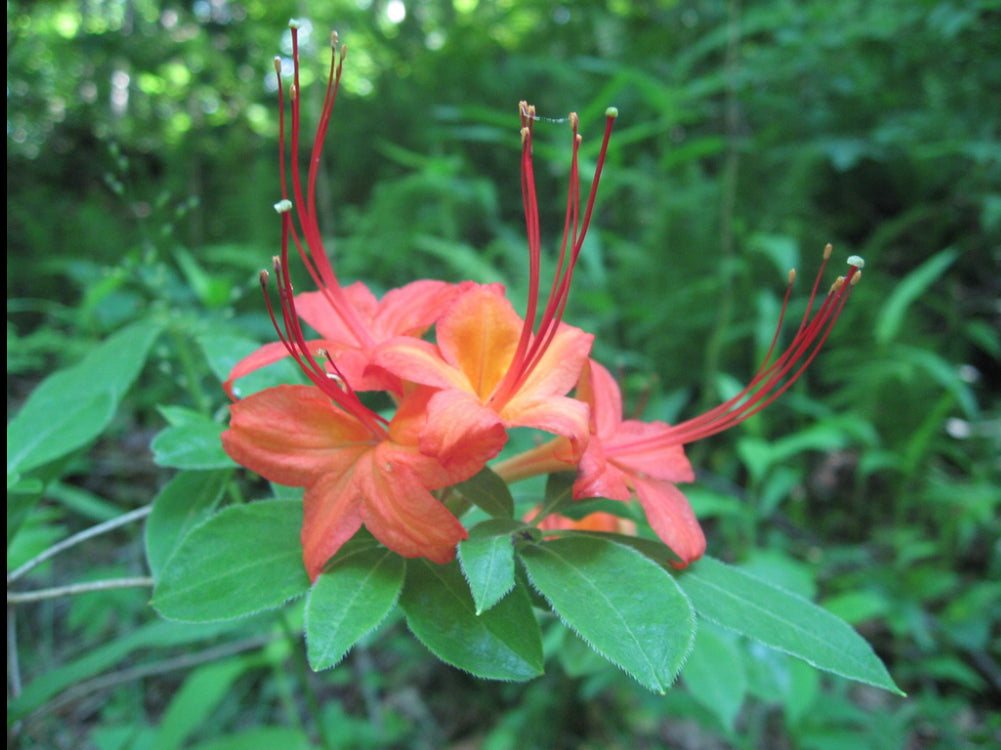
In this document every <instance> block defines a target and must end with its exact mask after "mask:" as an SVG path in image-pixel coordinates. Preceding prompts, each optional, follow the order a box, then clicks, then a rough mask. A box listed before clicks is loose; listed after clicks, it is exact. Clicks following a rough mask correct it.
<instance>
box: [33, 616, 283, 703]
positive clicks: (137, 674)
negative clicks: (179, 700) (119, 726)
mask: <svg viewBox="0 0 1001 750" xmlns="http://www.w3.org/2000/svg"><path fill="white" fill-rule="evenodd" d="M274 639H275V637H274V635H265V636H255V637H253V638H245V639H244V640H242V641H236V642H235V643H227V644H223V645H221V646H214V647H212V648H209V649H206V650H205V651H200V652H198V653H195V654H184V655H183V656H178V657H175V658H173V659H167V660H166V661H161V662H156V663H153V664H144V665H142V666H138V667H132V668H130V669H123V670H120V671H118V672H110V673H108V674H105V675H101V676H100V677H95V678H94V679H92V680H87V681H86V682H81V683H79V684H77V685H73V686H72V687H70V688H67V689H66V691H65V692H63V693H62V694H61V695H59V696H58V697H57V698H54V699H53V700H52V701H50V702H49V703H47V704H46V705H45V706H44V708H45V709H46V710H47V712H48V713H53V712H55V711H57V710H59V709H60V708H62V707H63V706H64V705H66V704H68V703H72V702H73V701H76V700H79V699H80V698H84V697H87V696H92V695H93V694H94V693H96V692H98V691H100V690H108V689H111V688H113V687H116V686H118V685H122V684H125V683H129V682H135V681H137V680H141V679H142V678H144V677H152V676H154V675H158V674H166V673H168V672H174V671H177V670H181V669H190V668H191V667H197V666H199V665H200V664H206V663H208V662H212V661H217V660H219V659H224V658H226V657H228V656H235V655H237V654H239V653H242V652H244V651H251V650H253V649H256V648H260V647H262V646H266V645H267V644H269V643H270V642H271V641H273V640H274Z"/></svg>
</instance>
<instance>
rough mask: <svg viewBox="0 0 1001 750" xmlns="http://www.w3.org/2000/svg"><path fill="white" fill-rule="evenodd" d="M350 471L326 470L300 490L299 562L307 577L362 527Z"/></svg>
mask: <svg viewBox="0 0 1001 750" xmlns="http://www.w3.org/2000/svg"><path fill="white" fill-rule="evenodd" d="M357 485H358V483H357V481H355V478H354V474H353V472H352V471H350V470H348V471H344V472H341V473H339V474H333V473H332V474H327V475H326V476H324V477H323V478H322V479H320V480H319V481H317V482H316V483H315V484H313V485H311V486H309V487H307V488H306V491H305V492H304V493H303V496H302V499H303V514H302V531H301V532H300V534H299V539H300V541H301V542H302V562H303V565H304V566H305V567H306V573H307V574H308V575H309V580H310V581H316V577H317V576H318V575H320V573H321V572H322V571H323V566H324V565H326V564H327V561H328V560H329V559H330V558H331V557H333V556H334V554H335V553H336V552H337V550H339V549H340V548H341V545H342V544H344V543H345V542H346V541H347V540H348V539H350V538H351V537H352V536H354V535H355V532H357V531H358V529H360V528H361V525H362V515H361V491H360V488H359V487H358V486H357Z"/></svg>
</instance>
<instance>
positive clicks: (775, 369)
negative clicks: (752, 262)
mask: <svg viewBox="0 0 1001 750" xmlns="http://www.w3.org/2000/svg"><path fill="white" fill-rule="evenodd" d="M830 253H831V246H830V245H828V246H827V247H826V248H824V264H822V265H821V268H820V271H819V272H818V273H817V276H816V278H815V280H814V284H813V289H812V291H811V293H810V298H809V300H808V302H807V307H806V312H805V313H804V314H803V318H802V320H801V321H800V324H799V327H798V328H797V330H796V334H795V336H794V337H793V340H792V342H791V343H790V344H789V346H788V347H787V348H786V349H785V351H784V352H783V353H782V354H781V355H779V357H778V358H777V359H776V360H775V361H774V362H771V363H770V364H769V362H770V360H771V359H772V355H773V354H774V352H775V347H776V345H777V342H778V337H779V335H780V332H781V329H782V324H783V321H784V319H785V313H786V309H787V307H788V304H789V297H790V291H791V289H792V284H793V281H794V280H795V272H790V275H789V284H788V286H787V287H786V293H785V296H784V298H783V301H782V311H781V313H780V314H779V321H778V325H777V326H776V329H775V335H774V336H773V337H772V342H771V346H769V348H768V353H767V354H766V355H765V358H764V361H763V362H762V364H761V367H760V368H759V369H758V372H757V373H756V374H755V375H754V377H753V378H752V379H751V382H750V383H748V384H747V386H746V387H745V388H744V389H743V390H742V391H741V392H740V393H738V394H737V395H736V396H734V397H733V398H731V399H729V400H727V401H725V402H724V403H722V404H720V405H719V406H717V407H715V408H713V409H710V410H709V411H707V412H706V413H705V414H701V415H699V416H697V417H694V418H692V419H689V420H687V421H685V422H681V423H680V424H676V425H673V426H672V427H670V428H668V429H666V430H664V431H663V432H661V433H660V434H659V435H657V436H656V437H653V438H647V439H645V440H638V441H636V442H635V443H628V444H623V445H622V446H619V448H620V449H621V450H631V449H643V450H653V449H656V448H658V447H665V448H666V447H668V446H671V445H684V444H687V443H692V442H694V441H696V440H701V439H702V438H705V437H709V436H710V435H715V434H717V433H720V432H723V431H724V430H727V429H729V428H730V427H733V426H734V425H736V424H739V423H740V422H743V421H744V420H745V419H749V418H750V417H752V416H754V415H755V414H757V413H758V412H759V411H761V410H762V409H764V408H765V407H767V406H768V405H769V404H771V403H772V402H773V401H775V399H777V398H778V397H779V396H781V395H782V394H783V393H785V392H786V391H787V390H788V389H789V387H790V386H792V384H793V383H795V382H796V380H797V379H798V378H799V377H800V375H802V374H803V372H804V371H805V370H806V368H807V367H809V366H810V364H811V363H812V362H813V360H814V358H815V357H816V356H817V354H819V353H820V350H821V349H822V348H823V346H824V343H825V342H826V341H827V337H828V335H829V334H830V332H831V330H832V329H833V327H834V324H835V322H836V321H837V319H838V316H839V315H840V314H841V311H842V310H843V309H844V306H845V303H846V302H847V301H848V297H849V295H850V294H851V290H852V287H854V285H855V284H856V282H858V280H859V279H860V278H861V272H860V269H861V267H862V261H861V259H858V258H855V257H854V256H853V257H852V258H850V259H849V264H850V267H849V269H848V272H847V273H846V274H845V275H844V276H839V277H838V279H837V280H836V281H835V282H834V284H833V285H832V286H831V289H830V291H829V292H828V293H827V295H826V296H825V298H824V301H823V302H822V303H821V305H820V307H819V308H818V309H817V312H816V314H813V305H814V301H815V299H816V294H817V289H818V288H819V285H820V280H821V276H822V274H823V271H824V267H825V265H826V261H827V259H828V258H829V257H830Z"/></svg>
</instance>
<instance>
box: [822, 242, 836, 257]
mask: <svg viewBox="0 0 1001 750" xmlns="http://www.w3.org/2000/svg"><path fill="white" fill-rule="evenodd" d="M832 252H834V245H832V244H831V243H830V242H828V243H827V244H826V245H824V260H827V259H828V258H830V257H831V253H832Z"/></svg>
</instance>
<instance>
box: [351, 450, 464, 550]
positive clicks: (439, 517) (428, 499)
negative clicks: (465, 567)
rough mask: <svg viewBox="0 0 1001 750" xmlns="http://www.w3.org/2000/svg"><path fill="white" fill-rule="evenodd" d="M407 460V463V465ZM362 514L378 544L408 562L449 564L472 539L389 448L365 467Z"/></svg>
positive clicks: (366, 460)
mask: <svg viewBox="0 0 1001 750" xmlns="http://www.w3.org/2000/svg"><path fill="white" fill-rule="evenodd" d="M401 459H402V460H401ZM356 476H357V479H358V486H359V489H360V492H361V494H362V496H363V498H364V499H363V501H362V506H361V514H362V519H363V520H364V522H365V526H366V528H367V529H368V530H369V531H371V532H372V534H373V535H374V536H375V538H376V539H378V540H379V541H380V542H382V543H383V544H385V545H386V546H387V547H389V548H390V549H391V550H393V551H394V552H396V553H397V554H400V555H403V556H404V557H426V558H427V559H429V560H431V561H433V562H436V563H442V564H443V563H447V562H449V561H450V560H451V559H452V558H453V557H454V556H455V545H456V544H458V543H459V542H460V541H462V540H463V539H465V538H466V537H467V536H468V534H467V533H466V529H465V527H463V525H462V524H461V523H459V521H458V519H457V518H456V517H455V516H453V515H452V514H451V513H450V512H449V511H448V509H447V508H445V506H444V505H442V504H441V502H440V501H439V500H437V499H436V498H435V497H434V496H433V495H432V494H431V493H430V492H429V491H428V489H427V487H426V486H425V484H424V482H423V480H422V478H421V477H419V476H418V475H417V474H416V473H415V472H414V471H413V470H412V469H411V468H410V466H409V465H408V461H407V457H406V456H403V457H401V456H400V455H399V453H398V452H397V451H396V450H395V449H394V448H393V447H392V445H391V444H389V443H382V444H380V445H379V446H378V447H377V448H376V449H375V451H373V452H371V453H369V454H366V456H365V457H364V458H363V459H362V460H361V461H360V462H359V466H358V470H357V473H356Z"/></svg>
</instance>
